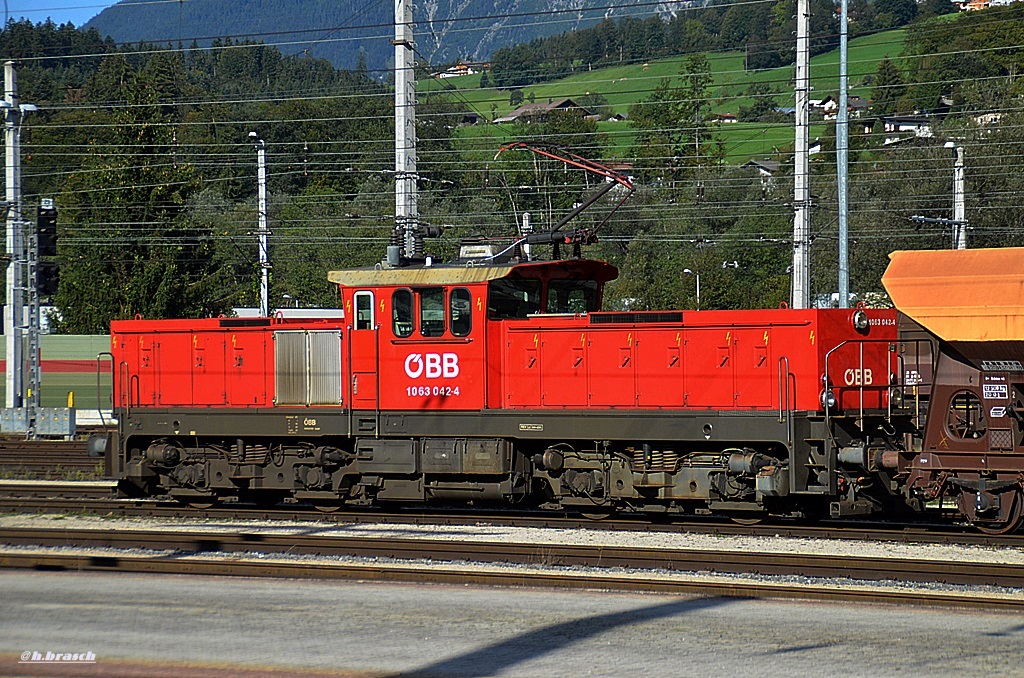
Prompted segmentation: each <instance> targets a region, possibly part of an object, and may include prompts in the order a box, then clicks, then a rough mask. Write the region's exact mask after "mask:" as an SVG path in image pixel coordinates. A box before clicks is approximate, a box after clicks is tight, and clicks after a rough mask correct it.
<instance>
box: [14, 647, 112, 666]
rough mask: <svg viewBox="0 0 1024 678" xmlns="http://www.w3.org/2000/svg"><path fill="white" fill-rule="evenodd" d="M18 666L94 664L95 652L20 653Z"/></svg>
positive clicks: (29, 651)
mask: <svg viewBox="0 0 1024 678" xmlns="http://www.w3.org/2000/svg"><path fill="white" fill-rule="evenodd" d="M18 663H19V664H95V663H96V653H95V652H50V651H46V652H33V651H32V650H25V651H24V652H22V653H21V661H20V662H18Z"/></svg>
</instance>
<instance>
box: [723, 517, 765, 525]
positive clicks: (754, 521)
mask: <svg viewBox="0 0 1024 678" xmlns="http://www.w3.org/2000/svg"><path fill="white" fill-rule="evenodd" d="M767 519H768V516H767V515H745V516H729V520H731V521H732V522H734V523H736V524H737V525H760V524H761V523H763V522H764V521H765V520H767Z"/></svg>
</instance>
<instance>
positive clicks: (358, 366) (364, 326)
mask: <svg viewBox="0 0 1024 678" xmlns="http://www.w3.org/2000/svg"><path fill="white" fill-rule="evenodd" d="M346 310H347V311H350V312H351V316H350V317H351V318H352V324H351V325H350V327H351V332H349V350H350V351H351V355H350V356H349V365H351V369H352V383H351V387H352V409H354V410H377V409H379V401H378V393H379V383H378V382H379V378H380V377H379V366H380V352H379V348H378V346H377V335H378V333H379V332H378V324H377V320H376V313H375V310H376V309H375V307H374V295H373V292H372V291H369V290H360V291H358V292H355V293H354V294H353V295H352V306H351V307H350V308H348V309H346Z"/></svg>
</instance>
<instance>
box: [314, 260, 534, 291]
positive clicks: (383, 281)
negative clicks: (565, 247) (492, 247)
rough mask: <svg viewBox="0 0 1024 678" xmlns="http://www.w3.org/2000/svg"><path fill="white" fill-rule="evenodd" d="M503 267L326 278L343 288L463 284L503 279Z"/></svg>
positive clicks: (351, 272) (371, 271)
mask: <svg viewBox="0 0 1024 678" xmlns="http://www.w3.org/2000/svg"><path fill="white" fill-rule="evenodd" d="M513 268H515V267H514V266H513V265H512V264H508V265H504V266H424V267H421V268H379V269H378V268H354V269H348V270H344V271H331V272H330V273H328V274H327V279H328V280H329V281H330V282H332V283H337V284H339V285H344V286H346V287H376V286H382V285H464V284H467V283H478V282H486V281H488V280H496V279H497V278H504V277H505V276H507V275H508V274H509V273H510V272H511V271H512V269H513Z"/></svg>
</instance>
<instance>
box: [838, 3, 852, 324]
mask: <svg viewBox="0 0 1024 678" xmlns="http://www.w3.org/2000/svg"><path fill="white" fill-rule="evenodd" d="M848 25H849V0H842V2H841V3H840V9H839V115H838V117H837V118H836V188H837V189H838V198H839V308H849V306H850V249H849V240H850V236H849V234H850V230H849V228H850V209H849V197H850V183H849V160H850V152H849V149H850V112H849V101H848V98H847V97H848V96H849V95H848V93H847V91H846V90H847V88H848V83H847V64H848V57H847V42H848V40H847V27H848Z"/></svg>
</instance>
